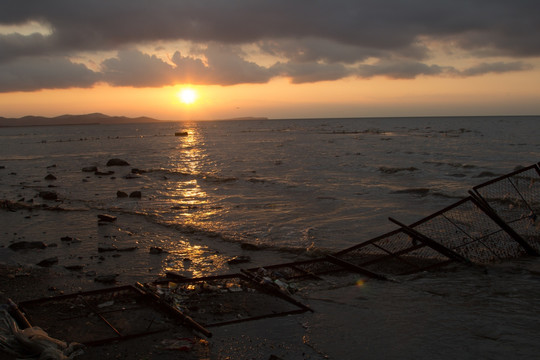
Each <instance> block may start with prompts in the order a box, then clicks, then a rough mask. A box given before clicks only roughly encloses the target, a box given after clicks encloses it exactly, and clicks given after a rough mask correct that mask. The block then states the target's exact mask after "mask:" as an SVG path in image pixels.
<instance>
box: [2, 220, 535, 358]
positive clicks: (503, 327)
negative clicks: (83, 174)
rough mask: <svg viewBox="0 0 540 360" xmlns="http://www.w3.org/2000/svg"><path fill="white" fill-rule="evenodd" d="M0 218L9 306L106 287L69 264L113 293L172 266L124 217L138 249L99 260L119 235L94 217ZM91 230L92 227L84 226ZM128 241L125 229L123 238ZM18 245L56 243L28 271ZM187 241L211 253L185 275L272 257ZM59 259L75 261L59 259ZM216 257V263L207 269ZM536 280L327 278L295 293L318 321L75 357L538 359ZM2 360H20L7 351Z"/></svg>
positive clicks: (528, 268)
mask: <svg viewBox="0 0 540 360" xmlns="http://www.w3.org/2000/svg"><path fill="white" fill-rule="evenodd" d="M1 215H2V217H1V219H0V224H2V225H3V226H4V229H5V230H4V232H3V234H4V237H3V239H2V241H3V244H2V246H1V247H0V255H2V256H1V257H0V295H1V298H2V299H1V300H2V301H3V302H5V301H6V299H7V298H11V299H13V300H14V301H15V302H17V303H19V302H23V301H27V300H32V299H38V298H42V297H50V296H56V295H61V294H72V293H77V292H80V291H88V290H94V289H99V288H105V287H110V286H111V284H102V283H99V282H96V281H94V279H95V277H94V276H88V275H87V273H86V274H85V273H84V271H83V272H77V271H68V270H66V269H65V268H64V266H65V265H74V264H75V265H77V264H79V265H84V267H85V270H86V269H88V272H94V271H95V272H96V273H97V274H98V275H99V274H100V272H101V271H104V272H105V273H108V272H110V271H111V270H112V269H115V270H116V271H117V272H119V273H120V276H118V278H117V280H118V282H117V283H116V285H130V284H133V281H134V280H133V279H134V278H133V276H132V273H130V271H129V269H132V268H134V267H135V265H140V267H139V268H136V269H139V270H138V273H137V274H139V278H138V279H140V276H142V274H145V276H146V279H147V281H151V279H155V278H156V277H157V275H158V273H159V267H158V266H160V265H161V266H163V264H167V263H168V260H167V259H168V258H167V257H166V255H157V256H156V255H153V254H150V253H149V252H148V248H147V247H149V246H154V245H156V244H157V245H160V244H161V246H163V247H166V245H167V243H168V241H169V239H171V238H172V237H173V236H174V234H169V232H168V230H167V229H165V230H164V229H163V228H162V227H156V226H155V225H153V224H147V223H142V224H135V223H134V222H133V221H132V220H131V219H130V218H129V217H127V216H125V217H124V216H122V217H120V218H119V219H118V224H117V227H115V228H114V229H116V230H118V229H121V230H123V229H128V230H129V235H125V236H126V237H125V239H126V241H127V240H129V241H133V239H139V242H138V245H139V246H140V248H139V249H138V250H137V251H134V252H128V253H123V252H122V253H117V252H105V253H99V252H98V251H97V246H98V244H97V242H98V241H97V240H101V239H110V238H111V237H110V236H111V235H110V234H111V232H112V231H113V228H112V227H111V228H108V227H106V226H105V227H103V226H98V225H97V222H96V214H94V213H91V212H84V213H79V212H69V213H62V212H49V211H42V212H39V213H37V214H35V213H31V214H30V215H31V217H30V218H29V215H28V213H27V212H26V211H18V212H7V211H6V212H4V211H2V212H1ZM36 215H39V216H36ZM72 216H75V218H71V217H72ZM79 217H84V218H82V219H79ZM123 222H125V223H123ZM29 224H33V225H34V226H29ZM56 224H62V226H56ZM85 224H88V229H85V228H84V227H83V226H82V225H85ZM44 226H48V227H44ZM8 229H9V230H8ZM45 230H46V231H45ZM77 230H79V231H81V232H84V233H83V234H86V235H85V236H86V237H85V238H83V237H82V236H81V238H82V242H81V243H79V244H71V245H68V244H65V243H63V242H61V241H60V238H61V237H63V236H66V235H70V236H80V235H78V234H77ZM116 230H115V231H116ZM114 234H115V233H113V235H114ZM122 234H127V232H126V231H122ZM176 236H177V235H176ZM115 239H116V243H115V244H116V245H117V246H118V247H123V246H127V245H129V244H128V243H127V242H123V240H122V239H123V238H122V237H120V236H117V237H115ZM149 239H152V240H153V242H151V241H150V240H149ZM155 239H157V240H159V241H162V242H156V241H157V240H155ZM21 240H24V241H44V242H46V243H47V244H53V243H55V242H56V243H58V245H57V246H54V247H50V248H47V249H45V250H43V251H42V250H30V251H29V252H28V254H27V255H29V256H30V258H29V259H31V261H30V260H28V261H27V262H26V264H30V265H24V266H22V265H18V264H16V263H14V261H13V257H14V256H15V254H19V253H17V252H15V251H13V250H12V249H9V248H8V245H9V244H11V243H14V242H17V241H21ZM181 240H182V242H181V244H184V245H185V248H186V249H191V248H193V247H194V245H197V244H198V245H201V244H211V247H207V248H204V251H202V252H199V253H198V255H197V256H199V257H195V254H194V255H193V257H192V261H191V265H190V266H189V268H188V267H186V268H185V269H184V270H185V271H186V274H187V275H189V274H190V273H192V274H195V271H207V270H209V269H210V270H211V269H213V268H214V267H215V266H216V264H217V263H219V264H222V262H220V261H221V260H220V259H228V258H230V257H234V256H240V255H249V256H250V257H251V259H252V261H251V262H250V263H248V264H240V265H234V266H229V267H227V266H224V267H222V268H221V270H220V271H222V272H223V271H224V272H226V273H237V272H239V271H240V269H241V267H243V266H245V267H253V266H264V265H265V264H267V265H268V264H272V263H275V262H276V261H275V260H276V259H274V258H272V254H271V253H269V252H266V251H249V250H245V249H242V248H241V247H240V246H239V245H238V244H227V243H221V244H217V243H216V242H215V241H214V242H211V241H210V240H211V239H206V238H204V237H203V236H202V235H201V234H186V235H185V238H182V239H181ZM214 240H215V239H214ZM143 241H148V242H147V243H144V242H143ZM77 246H88V247H89V248H90V249H91V251H89V252H87V253H83V252H81V251H78V249H79V248H78V247H77ZM217 247H219V248H217ZM196 248H197V247H196ZM197 249H200V247H198V248H197ZM55 251H56V252H58V254H59V256H60V260H59V263H58V264H56V265H53V266H52V267H49V268H47V267H39V266H37V265H35V264H37V263H38V261H40V260H42V259H43V258H47V257H50V256H53V255H55V254H56V253H55ZM61 251H64V252H66V251H70V252H73V254H76V255H78V256H74V257H70V256H67V257H62V254H63V253H62V252H61ZM119 254H120V255H121V256H118V255H119ZM17 256H19V258H21V259H22V258H23V257H22V255H17ZM175 256H176V255H175ZM177 256H178V258H179V259H181V258H182V256H185V255H181V254H177ZM209 259H213V262H208V260H209ZM199 260H200V261H199ZM292 260H293V258H291V259H290V260H289V261H292ZM135 263H137V264H135ZM126 264H130V265H129V266H127V265H126ZM134 264H135V265H134ZM122 266H125V267H124V268H122ZM147 269H148V270H147ZM149 270H151V271H149ZM539 274H540V263H539V259H538V258H527V259H518V260H515V261H506V262H503V263H501V264H496V265H489V266H487V267H464V266H449V267H447V268H445V269H443V270H442V271H438V272H425V273H419V274H415V275H411V276H401V277H399V278H397V279H396V280H397V281H396V282H388V281H381V280H371V279H366V278H363V277H361V276H359V275H354V274H350V275H348V276H342V277H330V276H328V277H323V279H322V280H320V281H317V282H311V283H310V282H303V283H300V284H298V286H299V291H298V292H297V293H296V294H295V296H296V298H297V299H298V300H299V301H301V302H302V303H304V304H306V305H308V306H309V307H310V308H311V309H313V310H314V311H313V312H304V313H300V314H294V315H288V316H283V317H273V318H264V319H259V320H252V321H245V322H241V323H236V324H230V325H222V326H216V327H212V328H211V329H210V330H211V331H212V334H213V336H212V337H211V338H208V339H204V340H205V341H199V338H196V336H195V334H192V333H190V335H189V337H190V338H191V339H196V341H195V343H193V344H192V343H190V344H188V345H189V346H188V347H189V349H184V350H168V349H167V344H170V341H171V340H174V339H176V338H178V337H179V336H181V337H185V328H183V327H180V326H179V327H178V333H177V332H176V331H171V332H166V333H158V334H155V335H151V336H144V337H139V338H136V339H132V340H126V341H118V342H115V343H110V344H108V345H102V346H96V347H88V348H87V349H86V350H85V352H84V354H83V355H81V356H80V357H78V358H79V359H100V360H102V359H178V358H183V359H219V360H221V359H223V360H224V359H257V360H259V359H262V360H267V359H273V360H276V359H287V360H290V359H336V360H337V359H358V358H362V359H382V358H384V359H435V358H436V359H456V358H461V359H472V358H483V359H508V358H522V359H529V358H531V359H532V358H535V357H537V355H538V354H539V353H540V345H538V341H537V339H538V338H539V337H540V327H539V326H538V322H539V321H540V315H539V314H540V303H538V298H540V287H539V286H538V281H539V280H540V277H539ZM137 281H139V280H137ZM141 281H142V280H141ZM179 334H182V335H179ZM186 350H187V351H186ZM0 359H9V360H11V359H14V357H12V356H9V355H7V354H4V353H0Z"/></svg>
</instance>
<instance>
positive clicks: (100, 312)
mask: <svg viewBox="0 0 540 360" xmlns="http://www.w3.org/2000/svg"><path fill="white" fill-rule="evenodd" d="M18 306H19V308H20V309H21V311H22V312H23V313H24V314H25V316H26V317H27V319H28V320H29V323H30V324H32V326H39V327H41V328H42V329H43V330H45V331H46V332H47V333H48V334H49V336H52V337H55V338H58V339H62V340H66V341H68V342H72V341H76V342H79V343H83V344H85V345H99V344H103V343H107V342H111V341H117V340H125V339H129V338H133V337H138V336H144V335H150V334H154V333H159V332H165V331H169V330H171V329H174V331H179V330H181V329H184V330H185V331H186V334H188V335H189V334H190V333H191V331H192V330H197V331H200V332H202V333H204V335H206V336H211V333H210V332H209V331H207V330H206V329H204V328H203V327H202V326H200V325H198V324H196V323H194V322H193V321H192V320H191V321H186V320H190V319H188V318H187V317H186V316H184V315H183V314H180V313H179V311H177V310H176V309H173V308H171V307H169V306H167V305H165V304H164V303H161V302H158V301H156V300H155V298H154V297H153V296H151V295H150V294H148V293H146V292H144V291H142V290H141V289H139V288H137V287H135V286H131V285H127V286H120V287H115V288H108V289H101V290H95V291H88V292H81V293H77V294H70V295H62V296H57V297H52V298H43V299H36V300H30V301H25V302H21V303H19V304H18ZM179 324H182V325H187V327H184V326H181V327H179V326H178V325H179ZM194 325H196V326H194ZM201 330H202V331H201Z"/></svg>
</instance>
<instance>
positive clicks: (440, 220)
mask: <svg viewBox="0 0 540 360" xmlns="http://www.w3.org/2000/svg"><path fill="white" fill-rule="evenodd" d="M411 228H413V229H414V230H416V231H418V232H420V233H421V234H423V235H425V236H427V237H429V238H430V239H432V240H434V241H436V242H437V243H439V244H441V245H442V246H444V247H446V248H448V249H450V250H452V251H454V252H455V253H457V254H458V255H460V256H462V257H464V258H465V259H467V260H470V261H471V262H474V263H479V264H486V263H490V262H493V261H498V260H503V259H512V258H517V257H520V256H523V255H526V251H525V249H523V248H522V247H521V245H519V243H517V242H516V241H515V240H514V239H513V238H512V237H511V236H510V235H509V234H508V233H506V232H505V231H504V230H503V229H501V228H500V227H499V225H498V224H497V223H496V222H495V221H494V220H493V219H491V218H490V217H489V216H488V215H487V214H486V213H485V212H484V211H483V210H482V209H481V208H480V207H479V206H478V205H477V204H476V203H475V202H474V201H473V199H472V198H471V197H467V198H465V199H463V200H461V201H458V202H457V203H455V204H453V205H451V206H449V207H447V208H445V209H443V210H441V211H439V212H437V213H435V214H433V215H431V216H429V217H427V218H425V219H423V220H420V221H418V222H416V223H415V224H413V225H411Z"/></svg>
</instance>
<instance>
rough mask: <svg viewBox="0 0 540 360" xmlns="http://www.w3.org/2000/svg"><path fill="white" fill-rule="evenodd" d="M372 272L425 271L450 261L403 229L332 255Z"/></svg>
mask: <svg viewBox="0 0 540 360" xmlns="http://www.w3.org/2000/svg"><path fill="white" fill-rule="evenodd" d="M335 255H336V257H338V258H340V259H342V260H344V261H347V262H349V263H351V264H354V265H356V266H359V267H361V268H364V269H366V270H369V271H371V272H374V273H380V274H389V275H400V274H409V273H414V272H418V271H423V270H427V269H430V268H433V267H436V266H440V265H443V264H447V263H448V262H449V261H451V260H450V259H449V258H448V257H447V256H445V255H443V254H441V253H440V252H438V251H435V250H434V249H432V248H431V247H429V246H427V245H426V244H424V243H423V242H422V241H420V240H419V239H416V238H413V237H411V236H409V235H408V234H407V233H405V232H404V231H403V230H402V229H398V230H394V231H392V232H389V233H387V234H384V235H382V236H379V237H377V238H374V239H372V240H369V241H366V242H364V243H362V244H359V245H356V246H354V247H351V248H349V249H345V250H343V251H340V252H338V253H336V254H335Z"/></svg>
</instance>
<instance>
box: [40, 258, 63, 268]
mask: <svg viewBox="0 0 540 360" xmlns="http://www.w3.org/2000/svg"><path fill="white" fill-rule="evenodd" d="M57 263H58V258H57V257H56V256H55V257H51V258H48V259H45V260H41V261H40V262H38V263H37V266H41V267H51V266H53V265H54V264H57Z"/></svg>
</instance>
